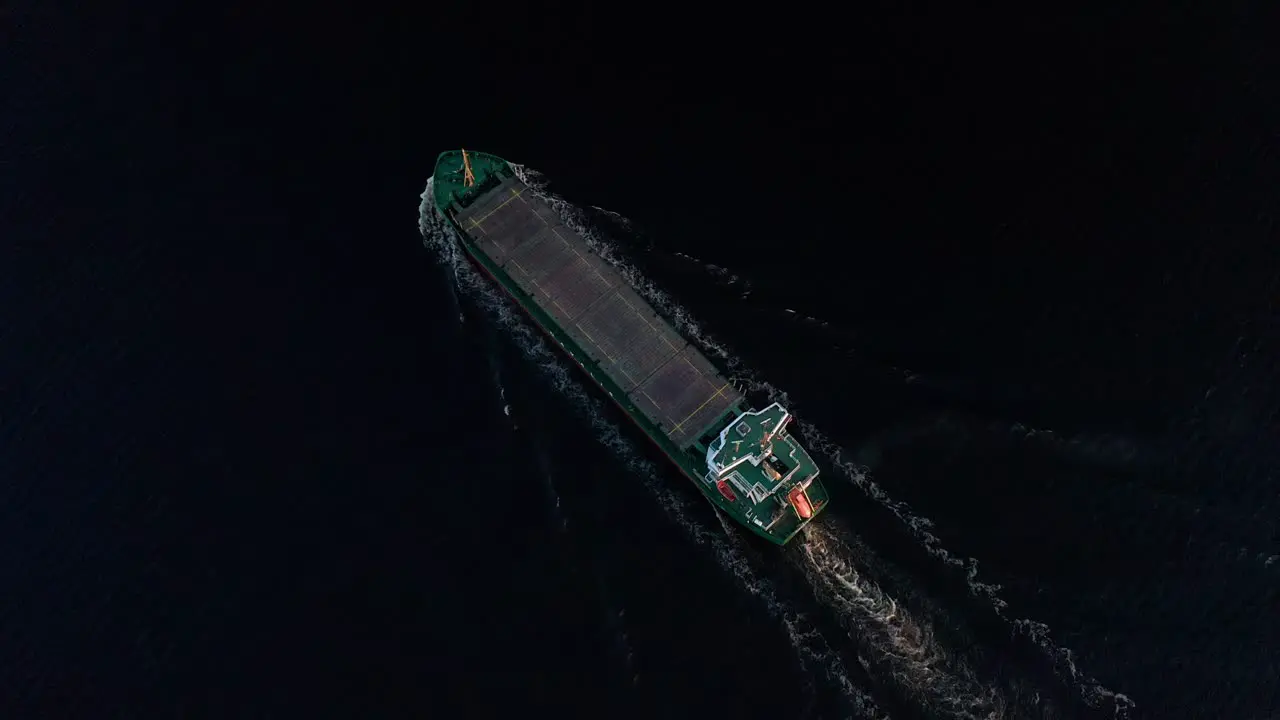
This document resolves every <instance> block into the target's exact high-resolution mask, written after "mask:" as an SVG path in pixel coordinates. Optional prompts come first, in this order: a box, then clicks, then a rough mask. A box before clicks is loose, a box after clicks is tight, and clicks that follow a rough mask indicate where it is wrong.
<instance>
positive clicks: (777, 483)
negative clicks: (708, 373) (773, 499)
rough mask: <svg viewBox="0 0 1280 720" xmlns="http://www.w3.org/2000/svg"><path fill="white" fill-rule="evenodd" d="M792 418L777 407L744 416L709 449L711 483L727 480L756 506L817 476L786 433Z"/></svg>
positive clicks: (727, 429)
mask: <svg viewBox="0 0 1280 720" xmlns="http://www.w3.org/2000/svg"><path fill="white" fill-rule="evenodd" d="M790 419H791V415H790V414H789V413H788V412H787V411H786V410H785V409H784V408H783V407H782V406H781V405H779V404H778V403H773V404H772V405H770V406H768V407H766V408H764V409H763V410H757V411H754V412H747V413H743V414H742V415H740V416H738V418H737V419H736V420H734V421H733V422H732V423H730V424H729V425H728V426H727V427H725V428H724V429H723V430H721V431H720V434H719V435H718V436H717V437H716V439H715V440H714V441H713V442H712V443H711V445H710V447H708V448H707V476H706V479H707V480H708V482H715V481H716V480H720V479H724V480H726V481H728V482H729V483H730V484H731V485H733V486H734V487H735V488H736V489H737V490H738V491H739V492H740V493H741V494H742V495H745V496H747V497H748V498H749V499H750V500H751V502H752V503H753V504H758V503H761V502H763V501H764V500H765V498H767V497H769V496H771V495H773V493H774V492H775V491H776V490H777V489H778V488H779V487H783V486H786V485H789V484H791V483H793V482H802V481H805V480H807V479H809V478H812V477H814V476H816V475H817V474H818V466H817V465H816V464H815V463H814V462H813V459H812V458H810V457H809V453H807V452H805V450H804V448H802V447H800V444H799V443H797V442H796V441H795V439H794V438H792V437H791V436H790V435H788V434H787V432H786V425H787V423H788V422H789V421H790Z"/></svg>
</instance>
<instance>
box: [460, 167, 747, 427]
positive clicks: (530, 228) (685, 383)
mask: <svg viewBox="0 0 1280 720" xmlns="http://www.w3.org/2000/svg"><path fill="white" fill-rule="evenodd" d="M455 219H456V220H457V223H458V226H459V227H461V228H462V229H463V231H464V232H466V233H467V235H468V236H469V237H470V238H471V239H472V240H473V241H474V242H475V244H476V245H477V247H479V248H480V250H481V251H483V252H484V253H485V254H486V255H488V256H489V258H490V259H492V260H493V261H494V262H495V263H497V264H498V265H500V266H501V267H502V269H503V270H505V271H506V273H507V274H508V275H510V276H511V279H512V280H514V281H515V283H516V284H517V285H519V286H520V288H521V289H523V290H524V291H525V292H526V293H528V294H529V295H530V296H531V297H532V299H533V302H534V303H536V304H537V305H538V306H539V307H540V308H542V309H543V310H544V311H546V313H547V314H548V315H550V316H551V317H552V318H554V319H555V321H556V322H557V323H558V324H559V325H560V327H561V329H563V330H564V331H565V332H566V333H567V334H568V335H569V336H570V337H572V338H573V340H574V341H575V342H577V343H578V345H579V346H581V347H582V349H583V350H584V351H585V352H586V353H587V355H588V356H590V357H591V359H592V360H594V361H596V362H597V363H598V364H599V367H600V368H601V369H602V370H603V371H604V372H605V374H606V375H608V376H609V378H610V379H612V380H613V381H614V382H615V383H617V385H618V386H619V387H620V388H622V390H623V392H625V393H626V394H627V397H628V398H630V400H631V402H632V403H634V404H635V406H636V407H637V408H639V409H640V411H641V412H642V413H644V415H645V417H647V418H648V419H649V420H650V421H651V422H653V423H654V424H655V425H657V426H658V427H659V428H660V429H661V430H662V432H664V433H666V435H667V437H669V438H670V439H671V441H672V442H674V443H675V444H676V446H677V447H679V448H681V449H684V448H687V447H688V446H690V445H692V444H693V442H694V441H696V440H697V439H698V433H699V432H700V431H701V430H702V429H703V428H705V427H706V426H708V425H710V424H711V423H712V422H714V421H715V420H717V419H718V418H719V417H720V416H721V415H722V414H723V413H724V412H725V411H726V410H728V409H729V408H730V407H732V406H733V405H735V404H737V403H738V402H739V401H740V400H741V399H742V394H741V393H739V392H738V391H737V390H736V389H735V388H734V387H733V386H732V385H730V384H729V383H728V381H726V380H725V379H724V378H723V377H722V376H721V375H720V373H719V372H717V371H716V369H715V368H714V367H712V365H711V363H710V362H708V361H707V359H706V358H705V357H703V355H702V353H700V352H698V350H697V348H695V347H693V346H692V345H691V344H689V343H688V342H686V341H685V340H684V339H683V338H682V337H680V335H679V334H677V333H676V332H675V330H673V329H672V328H671V326H670V325H669V324H668V323H667V322H666V321H665V320H664V319H662V318H661V317H659V316H658V314H657V313H656V312H654V310H653V308H652V306H650V305H649V303H647V302H646V301H645V300H644V299H643V298H641V297H640V296H639V295H638V294H637V293H636V292H635V291H634V290H633V289H632V288H631V286H630V285H628V284H627V281H626V280H625V279H623V277H622V276H621V274H619V273H618V271H617V270H616V269H614V268H613V266H611V265H610V264H609V263H607V262H605V261H604V260H603V259H602V258H600V257H599V256H598V255H596V254H595V253H594V252H593V251H592V250H591V249H590V248H589V247H588V246H587V243H586V241H585V240H583V239H582V237H581V236H580V235H578V234H577V233H575V232H574V231H573V230H571V229H569V228H568V227H566V226H565V225H564V223H563V222H561V220H560V217H559V216H558V215H557V214H556V213H555V211H553V210H552V209H551V208H550V206H548V205H547V204H546V202H544V201H543V200H542V199H541V198H538V197H536V196H535V195H534V194H533V193H532V192H531V191H530V190H529V189H528V187H527V186H526V185H525V184H524V183H523V182H521V181H520V180H519V179H518V178H514V177H511V178H507V179H506V180H504V181H503V182H502V184H500V185H499V186H498V187H496V188H494V189H493V190H491V191H489V192H488V193H486V194H485V195H483V196H482V197H480V198H477V199H476V201H475V202H473V203H472V204H471V205H470V206H469V207H467V208H466V209H464V210H462V211H461V212H459V213H458V214H457V215H456V217H455Z"/></svg>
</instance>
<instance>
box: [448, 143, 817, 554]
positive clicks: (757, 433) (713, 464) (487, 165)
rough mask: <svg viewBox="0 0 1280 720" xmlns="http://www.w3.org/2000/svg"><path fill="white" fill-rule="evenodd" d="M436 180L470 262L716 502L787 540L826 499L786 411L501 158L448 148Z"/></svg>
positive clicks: (770, 536) (754, 527)
mask: <svg viewBox="0 0 1280 720" xmlns="http://www.w3.org/2000/svg"><path fill="white" fill-rule="evenodd" d="M433 186H434V191H433V192H434V197H433V198H432V200H433V201H434V204H435V208H436V210H437V211H438V212H439V213H440V215H441V216H443V217H444V218H445V220H446V221H447V222H448V223H449V224H450V225H451V226H452V227H453V229H454V230H455V231H456V233H457V235H458V238H459V241H460V243H461V245H462V246H463V249H464V250H465V252H466V254H467V256H468V257H469V258H470V259H471V260H472V262H473V263H474V264H475V265H476V266H477V267H479V268H480V270H481V271H482V272H484V274H486V275H488V276H489V278H490V279H491V280H492V281H493V282H494V283H495V284H497V285H498V286H499V287H501V288H502V290H503V291H505V293H506V294H507V295H508V296H509V297H510V298H511V300H512V301H514V302H515V304H516V305H518V306H519V307H520V308H521V309H522V310H524V312H525V313H526V314H527V315H528V316H529V317H530V318H531V319H532V321H533V322H534V323H535V324H536V325H537V326H538V327H539V328H540V329H541V330H542V331H543V332H544V333H545V334H546V336H547V337H548V338H550V340H551V341H552V342H553V343H554V344H555V345H557V346H558V347H559V348H560V349H561V350H563V351H564V353H565V354H566V355H568V356H569V358H571V359H572V360H573V361H574V363H575V364H576V365H577V366H578V367H579V368H581V369H582V370H583V372H585V373H586V375H587V376H588V377H589V378H591V380H592V381H593V382H594V383H595V385H596V386H598V387H599V388H600V390H602V391H603V392H604V393H606V394H607V395H608V396H609V397H610V398H611V399H612V400H613V401H614V403H616V404H617V406H618V407H619V408H621V409H622V412H624V413H625V414H626V415H627V416H628V417H629V418H631V420H632V421H633V422H634V423H635V424H636V425H637V426H638V427H639V428H640V430H641V431H643V432H644V433H645V435H647V436H648V437H649V439H650V440H652V441H653V443H654V444H655V445H656V446H657V447H658V449H659V450H661V451H662V453H663V454H664V455H666V456H667V458H669V459H670V460H671V462H672V463H674V464H675V466H676V467H677V468H679V470H680V472H681V473H683V474H684V475H685V476H687V477H688V478H689V479H690V480H691V481H692V482H693V484H694V485H695V486H696V487H697V488H698V489H699V490H700V491H701V492H702V493H703V494H704V495H705V496H706V497H707V498H708V499H709V500H710V501H711V502H712V504H714V505H715V506H716V507H717V508H719V509H720V510H722V511H723V512H724V513H725V514H727V515H728V516H730V517H732V518H733V519H734V520H736V521H737V522H738V523H741V524H742V525H743V526H744V527H746V528H748V529H749V530H751V531H753V532H755V533H756V534H757V535H760V536H761V537H764V538H766V539H767V540H769V541H771V542H773V543H776V544H778V545H785V544H786V543H787V541H788V540H790V539H791V538H792V537H794V536H795V535H796V533H798V532H799V531H800V529H801V528H803V527H804V526H805V524H807V523H809V522H811V521H812V520H813V519H814V518H815V517H817V516H818V514H819V513H821V512H822V511H823V509H825V508H826V506H827V502H828V499H829V498H828V495H827V492H826V489H825V488H824V487H823V486H822V483H821V482H819V480H818V466H817V464H816V463H815V462H814V461H813V458H812V457H810V456H809V453H808V452H807V451H806V450H805V449H804V447H803V446H802V444H801V443H800V442H799V440H798V439H797V438H796V437H795V436H794V435H792V433H791V432H790V431H789V428H788V425H789V423H790V422H791V420H792V416H791V414H790V413H789V412H787V410H786V408H784V407H782V406H781V405H780V404H778V403H771V404H767V405H763V404H762V405H763V406H762V407H754V406H752V404H751V403H750V402H749V401H748V400H747V398H746V397H745V396H744V395H743V394H742V393H741V392H740V391H739V390H738V389H737V388H735V387H734V386H733V384H732V383H730V382H728V381H727V380H726V379H725V378H724V377H723V376H722V375H721V373H720V371H719V370H717V369H716V368H715V367H714V366H713V365H712V364H711V363H710V362H709V361H708V360H707V358H706V357H705V356H703V354H702V353H701V352H700V351H699V350H698V348H697V347H695V346H694V345H693V344H692V343H690V342H689V341H688V340H686V339H685V338H684V337H682V336H681V335H680V334H679V333H678V332H677V331H676V330H675V329H674V328H673V327H672V325H671V324H670V323H669V322H667V320H665V319H664V318H663V317H661V316H660V315H659V314H658V313H657V312H655V311H654V309H653V307H652V306H651V305H650V304H649V303H648V302H647V301H645V300H644V298H642V297H640V295H639V294H638V293H637V292H636V291H635V289H634V288H632V287H631V286H630V285H629V284H628V283H627V281H626V279H625V278H623V276H622V274H621V273H620V272H619V271H618V270H617V269H616V268H614V267H613V266H612V265H610V264H609V263H608V262H607V261H605V260H604V259H603V258H601V257H600V256H599V255H598V254H597V253H595V252H594V251H593V250H592V249H591V247H590V246H589V245H588V243H587V242H586V240H584V239H583V238H582V236H581V235H579V234H578V233H576V232H574V231H573V230H572V229H571V228H569V227H567V226H566V225H565V223H564V222H563V221H562V220H561V218H560V217H559V215H558V214H557V213H556V212H555V211H554V210H553V209H552V208H551V207H550V206H549V205H548V204H547V203H546V201H545V200H543V199H542V198H539V197H538V196H537V195H536V194H535V193H534V192H533V191H531V190H530V188H529V187H528V186H527V185H525V183H523V182H522V181H521V180H520V178H519V177H517V176H516V174H515V172H514V170H513V169H512V168H511V166H510V165H509V164H508V163H507V162H506V161H505V160H503V159H502V158H500V157H497V156H495V155H490V154H487V153H482V152H468V151H466V150H450V151H447V152H444V153H441V154H440V156H439V157H438V158H437V159H436V166H435V171H434V181H433Z"/></svg>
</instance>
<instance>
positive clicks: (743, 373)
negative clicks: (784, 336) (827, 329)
mask: <svg viewBox="0 0 1280 720" xmlns="http://www.w3.org/2000/svg"><path fill="white" fill-rule="evenodd" d="M512 168H513V169H514V170H515V172H516V175H517V176H518V177H519V178H520V179H521V180H522V181H524V182H525V184H527V185H529V187H530V189H531V190H533V192H534V193H535V194H536V195H538V196H539V197H541V198H542V199H544V200H545V201H546V202H547V203H548V204H549V205H551V207H552V208H553V209H555V210H556V212H557V213H559V215H560V216H561V219H563V220H564V222H565V224H566V225H568V226H569V227H570V228H572V229H573V230H574V231H576V232H577V233H579V234H580V235H581V236H582V237H583V239H584V240H585V241H586V242H587V244H588V245H589V246H590V247H591V248H592V249H593V250H595V251H596V253H597V254H599V255H600V256H601V257H603V258H604V259H605V260H606V261H608V262H609V263H610V264H612V265H613V266H615V267H616V268H617V269H618V271H619V272H620V273H621V274H622V275H623V277H624V278H626V280H627V281H628V283H629V284H630V285H631V286H632V287H633V288H635V290H636V291H637V292H639V293H640V294H641V296H643V297H644V298H645V299H646V300H648V301H649V302H650V303H651V304H652V305H653V306H654V307H655V309H657V310H658V311H659V312H660V313H661V314H663V315H664V316H666V317H667V318H670V319H671V320H672V321H673V323H674V324H675V326H676V328H677V330H679V331H680V332H681V334H683V335H684V336H686V337H687V338H689V339H690V340H691V341H692V342H693V343H694V344H695V345H696V346H697V347H698V348H699V349H701V350H702V351H703V352H704V353H706V354H707V355H708V356H710V357H712V358H716V359H718V360H720V361H721V362H722V363H723V364H724V367H725V368H726V369H727V370H728V371H729V375H730V377H731V379H732V380H733V381H734V383H735V385H737V386H739V387H740V388H742V389H746V390H747V391H755V392H759V393H762V394H765V395H766V396H768V397H769V398H770V400H772V401H775V402H780V403H782V404H783V405H785V406H786V407H787V408H788V410H790V411H791V412H792V414H793V415H795V416H796V421H797V425H798V426H799V429H800V431H801V433H802V434H803V436H804V437H805V439H806V440H807V441H808V442H809V445H810V448H811V449H813V450H815V451H816V454H820V455H822V456H825V457H826V458H827V460H828V461H829V462H830V464H831V466H832V467H833V469H834V471H835V472H834V474H836V475H840V476H842V477H844V478H845V479H846V480H848V481H849V482H851V483H852V484H853V485H855V486H857V487H858V488H859V489H860V490H861V491H863V492H864V493H865V494H866V495H868V496H869V497H871V498H872V499H873V500H875V501H876V502H877V503H878V504H880V505H881V506H883V507H884V508H886V509H887V510H888V511H890V512H891V513H893V515H895V516H896V517H897V518H898V519H899V520H900V521H901V522H902V523H903V524H904V525H905V526H906V527H907V528H909V530H910V532H911V533H912V535H913V537H914V538H915V539H916V541H917V542H919V543H920V544H921V545H922V546H923V547H924V548H925V549H926V551H927V552H928V553H929V554H930V555H931V556H933V557H935V558H936V559H938V560H940V561H941V562H943V563H944V564H946V565H948V566H952V567H956V568H959V569H961V570H963V571H964V573H965V576H966V579H967V582H968V587H969V590H970V592H971V593H973V594H974V595H976V596H980V597H984V598H986V600H987V601H988V602H990V604H991V606H992V608H993V610H994V611H995V612H996V613H997V614H998V615H999V616H1000V617H1001V618H1003V619H1004V620H1005V622H1008V623H1009V624H1010V625H1011V626H1012V627H1014V628H1016V630H1017V631H1018V632H1020V633H1021V634H1022V635H1024V636H1025V637H1027V638H1029V639H1030V640H1031V641H1032V642H1033V643H1035V644H1036V645H1038V646H1039V647H1040V648H1041V649H1042V650H1044V651H1045V652H1046V653H1047V654H1048V655H1049V656H1050V658H1051V659H1052V660H1053V662H1054V666H1055V667H1056V668H1057V670H1058V672H1059V674H1060V675H1062V676H1063V677H1064V678H1065V679H1067V681H1068V682H1070V683H1071V684H1072V685H1073V686H1074V687H1076V688H1077V689H1078V691H1079V692H1080V693H1081V696H1082V698H1083V699H1084V700H1085V701H1086V702H1087V703H1088V704H1089V705H1090V706H1092V707H1095V708H1097V707H1101V706H1102V705H1103V704H1104V703H1108V702H1110V703H1112V705H1113V707H1114V709H1115V717H1117V718H1127V717H1128V715H1129V710H1130V709H1132V708H1133V707H1134V703H1133V701H1132V700H1131V699H1130V698H1129V697H1128V696H1126V695H1124V694H1123V693H1117V692H1115V691H1112V690H1110V689H1108V688H1106V687H1104V686H1103V685H1102V684H1101V683H1099V682H1098V681H1097V680H1096V679H1094V678H1093V677H1090V676H1088V675H1086V674H1084V673H1083V672H1082V671H1081V670H1080V669H1079V668H1078V667H1077V666H1076V664H1075V660H1074V656H1073V653H1072V651H1071V650H1070V649H1068V648H1065V647H1061V646H1059V645H1056V644H1055V643H1054V642H1053V641H1052V639H1051V637H1050V633H1049V628H1048V626H1047V625H1045V624H1044V623H1040V622H1037V621H1033V620H1029V619H1025V618H1013V617H1010V616H1009V615H1008V613H1007V609H1008V603H1007V602H1005V601H1004V600H1003V599H1002V598H1001V597H1000V596H999V590H1000V587H999V586H998V585H993V584H989V583H985V582H982V581H981V580H979V578H978V561H977V560H976V559H975V558H961V557H957V556H956V555H954V554H953V553H951V552H950V551H949V550H947V549H946V548H945V547H944V546H943V545H942V541H941V540H940V539H939V538H938V537H937V536H936V535H934V534H933V532H932V531H931V528H932V526H933V523H932V522H931V521H930V520H928V519H927V518H924V517H921V516H919V515H916V514H915V513H914V512H912V510H911V508H910V507H909V506H908V505H907V504H906V503H904V502H901V501H898V500H895V499H894V498H892V497H891V496H890V495H889V494H888V493H887V492H885V491H884V490H883V489H882V488H881V487H880V486H879V485H877V484H876V483H875V482H874V481H873V480H872V479H871V478H870V477H869V476H868V475H867V473H866V472H865V470H864V469H863V468H861V467H859V466H858V465H857V464H855V463H854V462H852V461H851V460H849V459H848V457H849V456H848V454H847V453H846V451H845V450H844V449H843V448H841V447H840V446H839V445H838V444H836V443H835V442H833V441H832V440H831V439H830V438H829V437H827V436H826V435H825V434H824V433H822V432H821V431H820V430H818V429H817V428H816V427H814V426H813V425H812V424H810V423H808V422H805V421H804V420H803V419H802V418H801V416H800V415H799V413H798V412H797V409H798V408H797V406H796V404H795V403H794V402H792V401H791V399H790V397H788V396H787V394H786V393H785V392H783V391H781V390H779V389H778V388H776V387H774V386H773V385H771V384H769V383H768V382H765V381H763V380H761V379H760V378H759V377H758V376H757V374H756V373H755V372H754V371H751V370H750V369H748V368H746V367H745V366H744V365H743V363H742V362H741V360H740V359H739V358H738V356H736V355H735V354H733V353H732V352H731V351H730V350H729V349H728V348H727V347H726V346H725V345H723V344H722V343H720V342H719V341H717V340H716V339H714V338H713V337H712V336H711V335H710V334H708V333H707V332H705V331H704V330H703V329H702V328H701V327H700V326H699V325H698V324H697V323H696V322H695V321H694V320H693V318H692V316H691V314H690V313H689V311H688V310H686V309H685V308H684V307H682V306H681V305H679V304H678V303H676V302H675V301H674V300H673V299H672V298H671V297H670V296H669V295H667V294H666V293H664V292H663V291H661V290H660V289H658V288H657V286H655V285H654V284H653V283H652V282H651V281H649V280H648V279H646V278H645V277H644V276H643V275H641V274H640V272H639V271H638V270H637V269H636V268H635V267H634V266H632V265H631V264H629V263H627V262H626V261H625V260H624V259H623V258H622V257H621V256H620V253H619V251H618V250H617V248H616V247H615V246H614V245H613V244H612V243H610V242H609V241H608V240H607V239H606V238H604V237H603V236H601V235H600V234H599V233H597V232H596V231H595V230H594V229H593V228H591V227H590V225H589V223H588V221H587V218H586V216H585V214H584V213H583V212H582V211H581V210H580V209H579V208H577V207H575V206H574V205H572V204H571V203H569V202H567V201H565V200H564V199H563V198H561V197H559V196H557V195H555V194H554V193H550V192H548V191H547V189H546V187H547V184H546V182H545V180H544V179H543V176H542V175H541V174H540V173H538V172H537V171H535V170H532V169H530V168H527V167H525V166H522V165H512ZM813 320H814V321H817V322H819V323H820V322H822V321H821V320H818V319H817V318H814V319H813ZM903 374H904V377H905V379H906V380H907V381H908V382H911V381H913V380H915V379H916V377H915V376H914V374H912V373H910V372H909V371H903Z"/></svg>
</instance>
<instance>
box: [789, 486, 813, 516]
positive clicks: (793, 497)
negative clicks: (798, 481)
mask: <svg viewBox="0 0 1280 720" xmlns="http://www.w3.org/2000/svg"><path fill="white" fill-rule="evenodd" d="M787 499H788V500H790V501H791V507H793V508H795V509H796V514H797V515H799V516H800V517H801V519H804V520H808V519H809V518H811V517H813V505H811V504H809V496H808V495H806V494H805V492H804V488H802V487H800V486H796V487H793V488H791V492H789V493H787Z"/></svg>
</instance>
